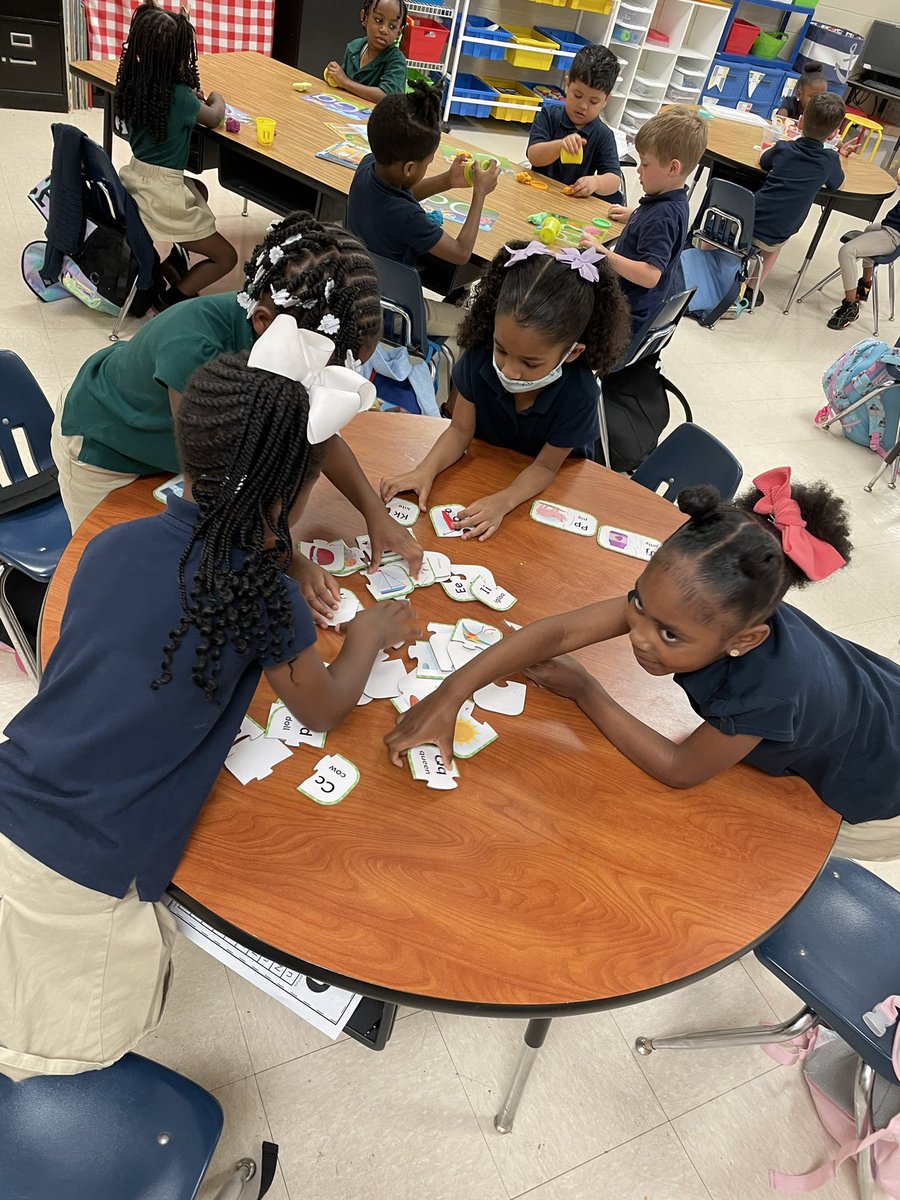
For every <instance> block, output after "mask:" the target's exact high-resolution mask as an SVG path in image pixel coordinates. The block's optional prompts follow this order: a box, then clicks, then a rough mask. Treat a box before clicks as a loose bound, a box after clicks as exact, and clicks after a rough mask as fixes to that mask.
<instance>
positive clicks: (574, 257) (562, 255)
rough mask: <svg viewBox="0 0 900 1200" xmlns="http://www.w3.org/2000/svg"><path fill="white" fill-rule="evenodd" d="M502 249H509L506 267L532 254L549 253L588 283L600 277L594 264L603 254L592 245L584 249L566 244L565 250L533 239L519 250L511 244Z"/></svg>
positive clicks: (522, 260)
mask: <svg viewBox="0 0 900 1200" xmlns="http://www.w3.org/2000/svg"><path fill="white" fill-rule="evenodd" d="M504 250H507V251H509V258H508V259H507V260H506V263H505V266H507V267H512V266H514V265H515V264H516V263H519V262H525V260H526V259H528V258H531V257H532V255H534V254H549V255H552V257H553V258H555V259H556V260H557V262H562V263H566V264H567V266H569V267H570V268H571V269H572V270H573V271H577V272H578V274H579V275H580V276H581V278H582V279H586V280H587V282H588V283H596V282H597V280H598V279H599V278H600V272H599V271H598V269H597V267H596V264H597V263H598V262H599V261H600V259H601V258H602V257H603V256H602V255H601V254H599V253H598V252H597V251H596V250H595V249H594V247H593V246H588V247H587V248H586V249H585V250H578V249H576V248H575V247H574V246H567V247H566V248H565V250H551V249H550V248H549V246H545V245H544V243H543V242H536V241H534V242H529V243H528V245H527V246H522V247H521V248H520V249H519V250H513V249H512V247H511V246H504Z"/></svg>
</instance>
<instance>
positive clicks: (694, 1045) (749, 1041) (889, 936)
mask: <svg viewBox="0 0 900 1200" xmlns="http://www.w3.org/2000/svg"><path fill="white" fill-rule="evenodd" d="M898 944H900V892H897V891H895V889H894V888H892V887H891V886H890V885H889V884H887V883H885V882H884V881H883V880H882V879H879V878H878V876H877V875H873V874H872V872H871V871H867V870H866V869H865V867H861V866H859V864H858V863H855V862H851V861H849V860H848V859H843V858H830V859H829V860H828V862H827V863H826V864H825V869H824V870H823V872H822V874H821V875H820V876H819V878H818V879H817V880H816V882H815V883H814V884H813V886H812V887H811V888H810V889H809V891H808V892H807V893H806V895H805V896H804V897H803V899H802V900H801V901H800V903H799V904H797V905H796V907H795V908H793V909H792V910H791V912H789V913H788V915H787V916H786V917H785V919H784V920H783V921H782V922H781V924H780V925H779V926H778V928H777V929H776V930H775V932H774V933H772V934H770V935H769V937H767V938H766V940H765V941H764V942H761V943H760V944H759V945H758V946H757V947H756V950H755V954H756V957H757V958H758V959H759V961H760V962H761V963H762V964H763V966H764V967H766V968H767V969H768V970H770V971H771V972H772V974H773V975H775V976H777V978H778V979H780V980H781V982H782V983H784V984H785V985H786V986H787V987H789V988H790V989H791V991H792V992H793V993H794V994H795V995H796V996H798V997H799V998H800V999H801V1000H802V1001H803V1003H804V1008H802V1009H801V1010H800V1012H799V1013H798V1014H797V1015H796V1016H795V1017H792V1018H791V1019H790V1020H788V1021H784V1022H782V1023H781V1024H780V1025H775V1026H772V1025H762V1026H759V1027H757V1028H755V1029H721V1030H712V1031H710V1032H707V1033H690V1034H678V1035H675V1036H672V1037H661V1038H647V1037H642V1038H638V1039H637V1041H636V1042H635V1049H636V1050H637V1052H638V1054H641V1055H648V1054H651V1053H652V1052H653V1051H654V1050H673V1049H682V1050H699V1049H708V1048H712V1047H715V1046H758V1045H767V1044H769V1043H772V1042H788V1041H791V1040H792V1039H793V1038H795V1037H797V1036H799V1035H800V1034H802V1033H805V1032H807V1031H808V1030H810V1029H813V1028H814V1027H815V1026H817V1025H820V1024H821V1025H826V1026H828V1027H829V1028H831V1029H833V1030H834V1031H835V1033H836V1034H837V1035H838V1036H839V1037H840V1038H842V1039H843V1041H845V1042H846V1043H847V1044H848V1045H849V1046H850V1047H851V1048H852V1049H853V1050H854V1051H855V1052H856V1054H857V1055H858V1059H859V1061H858V1066H857V1071H856V1080H855V1085H854V1102H855V1108H856V1128H857V1132H858V1133H859V1134H860V1135H864V1134H865V1133H868V1132H871V1125H870V1121H871V1109H872V1093H873V1091H874V1087H875V1078H876V1076H880V1077H881V1078H882V1079H884V1080H886V1081H887V1082H888V1083H889V1084H892V1085H895V1086H896V1085H900V1079H898V1078H897V1076H896V1074H895V1072H894V1068H893V1066H892V1063H891V1047H892V1044H893V1040H894V1030H893V1029H888V1030H887V1032H885V1033H884V1034H882V1035H880V1036H878V1035H876V1034H875V1033H874V1032H873V1031H872V1029H871V1028H870V1027H869V1026H868V1025H867V1024H866V1022H865V1020H864V1019H863V1014H864V1013H869V1012H871V1010H872V1009H873V1008H874V1007H875V1005H876V1004H878V1003H879V1002H880V1001H882V1000H884V999H886V998H887V997H888V996H892V995H896V994H897V993H898V992H900V957H898V954H897V952H896V951H897V945H898ZM857 1176H858V1180H859V1190H860V1197H861V1200H871V1197H872V1195H873V1191H874V1182H873V1168H872V1160H871V1156H870V1155H869V1154H867V1153H863V1154H860V1156H859V1158H858V1159H857Z"/></svg>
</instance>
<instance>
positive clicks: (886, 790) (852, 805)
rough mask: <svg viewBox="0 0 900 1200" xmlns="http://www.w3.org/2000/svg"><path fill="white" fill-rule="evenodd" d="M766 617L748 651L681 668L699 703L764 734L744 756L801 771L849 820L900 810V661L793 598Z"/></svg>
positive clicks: (725, 726) (701, 711)
mask: <svg viewBox="0 0 900 1200" xmlns="http://www.w3.org/2000/svg"><path fill="white" fill-rule="evenodd" d="M768 624H769V627H770V629H771V632H770V634H769V636H768V638H767V639H766V640H765V641H764V642H763V643H762V645H760V646H757V647H756V649H755V650H751V651H750V653H749V654H745V655H743V656H742V657H740V658H723V659H719V661H718V662H714V663H712V664H711V665H710V666H708V667H704V668H703V669H702V670H701V671H691V672H690V673H688V674H686V675H676V676H675V682H676V683H677V684H679V686H680V687H682V688H684V690H685V692H686V693H687V697H688V700H690V702H691V707H692V708H693V709H694V712H696V713H697V714H698V716H701V717H703V719H704V720H705V721H708V722H709V723H710V725H712V726H713V727H714V728H716V729H718V730H720V731H721V732H722V733H726V734H729V735H731V736H734V735H736V734H749V735H750V736H753V737H761V738H762V739H763V740H762V741H761V742H760V743H759V745H758V746H757V747H756V748H755V749H754V750H751V752H750V753H749V754H748V755H747V758H746V759H745V760H744V761H745V762H748V763H752V765H753V766H755V767H759V769H760V770H761V771H765V772H766V774H767V775H798V776H799V777H800V778H801V779H805V780H806V782H807V783H808V784H809V785H810V787H812V788H813V789H814V790H815V791H816V792H817V794H818V795H819V797H820V798H821V799H822V800H823V801H824V802H825V803H826V804H827V805H828V807H829V808H833V809H834V810H835V811H836V812H839V813H840V814H841V816H842V817H843V818H844V820H845V821H849V822H850V823H851V824H857V823H858V822H860V821H876V820H881V819H886V818H888V817H896V816H900V742H898V740H897V730H898V728H900V725H898V722H900V666H898V665H897V664H896V663H893V662H891V661H890V659H887V658H882V657H881V655H880V654H874V653H873V652H872V651H871V650H865V649H863V647H861V646H857V645H855V643H853V642H848V641H846V640H845V639H844V638H842V637H838V636H837V635H836V634H834V633H829V632H828V630H827V629H823V628H822V626H821V625H818V624H816V622H815V621H813V620H811V619H810V618H809V617H807V616H806V615H805V614H804V613H802V612H800V611H799V610H798V609H796V608H792V607H791V605H789V604H780V605H779V606H778V608H777V609H776V610H775V612H774V613H773V615H772V616H771V618H770V619H769V622H768Z"/></svg>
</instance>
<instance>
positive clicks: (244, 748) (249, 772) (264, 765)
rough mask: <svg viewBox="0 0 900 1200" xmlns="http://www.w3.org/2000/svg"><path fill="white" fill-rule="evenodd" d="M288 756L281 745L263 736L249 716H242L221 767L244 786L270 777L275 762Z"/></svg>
mask: <svg viewBox="0 0 900 1200" xmlns="http://www.w3.org/2000/svg"><path fill="white" fill-rule="evenodd" d="M290 757H291V750H290V748H289V747H288V746H285V745H284V743H283V742H279V741H275V740H273V739H270V738H266V737H263V729H262V726H261V725H258V724H257V723H256V721H254V720H253V719H252V717H244V719H243V721H242V722H241V728H240V730H239V731H238V736H237V739H236V741H235V743H234V745H233V746H232V747H231V749H230V750H229V752H228V757H227V758H226V759H225V766H226V767H227V768H228V770H229V771H230V772H231V774H232V775H234V777H235V778H236V779H238V780H239V781H240V782H241V783H242V784H243V785H244V787H246V786H247V784H248V783H252V782H253V780H255V779H265V778H267V776H269V775H271V774H272V768H273V767H274V766H275V765H276V763H280V762H283V761H284V759H286V758H290Z"/></svg>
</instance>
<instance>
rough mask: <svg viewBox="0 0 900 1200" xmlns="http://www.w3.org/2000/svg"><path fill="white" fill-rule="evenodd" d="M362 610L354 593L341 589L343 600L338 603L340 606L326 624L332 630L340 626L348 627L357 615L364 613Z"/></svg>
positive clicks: (347, 589)
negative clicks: (349, 622)
mask: <svg viewBox="0 0 900 1200" xmlns="http://www.w3.org/2000/svg"><path fill="white" fill-rule="evenodd" d="M362 610H363V606H362V605H361V604H360V602H359V600H358V599H357V597H356V596H355V595H354V593H353V592H351V591H350V589H349V588H341V598H340V600H339V601H338V606H337V608H336V609H335V611H334V613H333V615H332V616H331V617H329V619H328V620H327V621H326V622H325V624H326V625H327V626H329V627H330V628H332V629H336V628H337V627H338V625H346V624H347V622H348V621H352V620H353V618H354V617H355V616H356V614H357V613H358V612H362Z"/></svg>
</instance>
